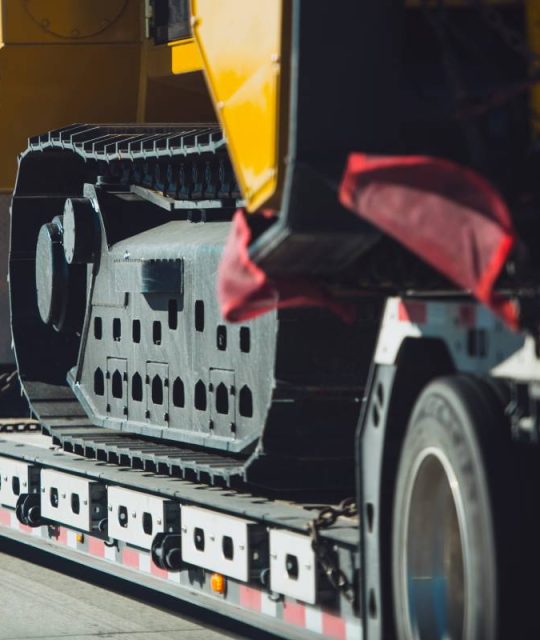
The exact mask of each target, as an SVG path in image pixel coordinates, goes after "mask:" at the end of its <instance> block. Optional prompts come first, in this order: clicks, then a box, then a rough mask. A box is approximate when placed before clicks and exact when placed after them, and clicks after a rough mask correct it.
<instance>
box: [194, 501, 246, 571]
mask: <svg viewBox="0 0 540 640" xmlns="http://www.w3.org/2000/svg"><path fill="white" fill-rule="evenodd" d="M252 524H253V523H250V522H249V521H248V520H242V519H240V518H232V517H230V516H225V515H222V514H219V513H215V512H212V511H208V510H206V509H199V508H198V507H190V506H186V507H182V558H183V560H184V561H185V562H188V563H190V564H193V565H195V566H199V567H204V568H205V569H209V570H210V571H217V572H218V573H222V574H223V575H226V576H229V577H231V578H236V579H237V580H242V581H244V582H247V581H248V579H249V560H250V558H249V527H250V525H252Z"/></svg>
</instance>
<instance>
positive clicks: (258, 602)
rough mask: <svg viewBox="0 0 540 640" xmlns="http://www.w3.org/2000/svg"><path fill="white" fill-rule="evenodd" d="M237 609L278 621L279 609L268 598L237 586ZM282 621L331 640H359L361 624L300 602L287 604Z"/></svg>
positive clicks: (254, 590)
mask: <svg viewBox="0 0 540 640" xmlns="http://www.w3.org/2000/svg"><path fill="white" fill-rule="evenodd" d="M239 604H240V606H241V607H242V608H244V609H250V610H251V611H256V612H257V613H262V614H266V615H270V616H272V617H276V618H277V617H279V611H280V608H278V606H277V603H276V602H275V601H273V600H272V599H271V598H270V597H269V594H267V593H266V592H263V591H259V590H258V589H254V588H253V587H248V586H246V585H240V602H239ZM282 617H283V621H284V622H286V623H287V624H290V625H293V626H296V627H300V628H302V629H306V630H307V631H312V632H313V633H318V634H322V635H323V636H324V637H325V638H332V639H333V640H361V638H362V626H361V624H360V621H359V620H358V621H346V620H344V619H343V618H340V617H339V616H336V615H334V614H332V613H329V612H327V611H324V610H323V609H320V608H318V607H313V606H311V605H306V604H303V603H302V602H296V601H292V602H291V601H286V602H284V603H283V607H282Z"/></svg>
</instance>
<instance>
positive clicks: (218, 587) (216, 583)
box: [210, 573, 227, 594]
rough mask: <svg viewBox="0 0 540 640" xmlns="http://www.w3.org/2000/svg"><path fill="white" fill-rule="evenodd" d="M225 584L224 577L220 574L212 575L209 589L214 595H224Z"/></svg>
mask: <svg viewBox="0 0 540 640" xmlns="http://www.w3.org/2000/svg"><path fill="white" fill-rule="evenodd" d="M226 586H227V583H226V582H225V577H224V576H222V575H221V573H213V574H212V577H211V578H210V588H211V589H212V591H213V592H214V593H220V594H224V593H225V587H226Z"/></svg>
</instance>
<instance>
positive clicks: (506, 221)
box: [339, 153, 519, 328]
mask: <svg viewBox="0 0 540 640" xmlns="http://www.w3.org/2000/svg"><path fill="white" fill-rule="evenodd" d="M339 197H340V201H341V203H342V204H343V205H344V206H345V207H347V208H349V209H351V210H352V211H354V212H355V213H356V214H357V215H358V216H360V217H361V218H363V219H365V220H367V221H369V222H370V223H372V224H373V225H374V226H376V227H378V228H379V229H381V230H382V231H384V232H385V233H387V234H388V235H390V236H392V237H393V238H395V239H396V240H397V241H398V242H400V243H401V244H402V245H404V246H405V247H407V248H408V249H409V250H410V251H412V252H413V253H414V254H415V255H417V256H418V257H420V258H422V259H423V260H425V262H427V263H428V264H429V265H431V266H432V267H433V268H435V269H436V270H438V271H439V272H440V273H442V274H444V275H445V276H446V277H447V278H448V279H449V280H451V281H452V282H454V283H455V284H457V285H458V286H459V287H461V288H463V289H465V290H468V291H470V292H471V293H472V294H473V295H474V296H475V297H476V298H477V299H478V300H479V301H481V302H483V303H484V304H486V305H487V306H489V307H491V308H492V309H493V310H494V311H495V312H496V313H498V314H499V315H500V316H501V317H502V318H503V319H504V320H505V321H506V322H507V323H508V324H509V325H510V326H512V327H513V328H517V327H518V324H519V322H518V317H517V313H516V309H515V307H514V305H513V304H512V303H511V302H510V301H508V300H506V299H503V298H502V297H500V296H498V295H497V294H496V292H494V291H493V286H494V284H495V281H496V280H497V278H498V276H499V275H500V273H501V270H502V268H503V266H504V264H505V262H506V260H507V258H508V256H509V254H510V253H511V251H512V249H513V248H514V246H515V244H516V234H515V231H514V228H513V225H512V220H511V217H510V213H509V211H508V208H507V206H506V204H505V202H504V200H503V199H502V197H501V196H500V195H499V194H498V193H497V191H496V190H495V189H494V188H493V187H492V186H491V185H490V184H489V183H488V182H487V181H486V180H485V179H484V178H482V177H481V176H479V175H478V174H477V173H475V172H474V171H472V170H470V169H467V168H465V167H461V166H459V165H456V164H454V163H453V162H450V161H448V160H441V159H436V158H430V157H422V156H406V157H399V156H397V157H395V156H394V157H378V156H368V155H365V154H361V153H354V154H351V156H349V161H348V166H347V169H346V171H345V176H344V178H343V181H342V183H341V187H340V192H339Z"/></svg>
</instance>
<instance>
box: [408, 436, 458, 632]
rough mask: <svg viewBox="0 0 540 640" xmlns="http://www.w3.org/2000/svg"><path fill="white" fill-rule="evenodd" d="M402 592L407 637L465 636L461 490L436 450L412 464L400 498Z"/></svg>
mask: <svg viewBox="0 0 540 640" xmlns="http://www.w3.org/2000/svg"><path fill="white" fill-rule="evenodd" d="M405 505H406V517H405V519H404V531H403V534H404V536H403V538H402V540H403V542H404V545H403V546H402V547H401V549H403V553H402V554H401V558H400V564H401V589H402V596H403V600H402V602H403V607H402V608H403V611H402V614H403V615H404V617H405V619H406V621H407V624H406V627H407V630H408V634H409V638H411V639H414V640H461V639H462V638H466V637H468V634H467V633H466V619H467V584H468V582H469V581H468V579H467V567H468V562H467V555H468V553H467V539H466V529H465V526H464V513H463V502H462V498H461V493H460V487H459V484H458V482H457V479H456V476H455V474H454V472H453V469H452V466H451V464H450V462H449V461H448V459H447V458H446V456H445V455H444V453H443V452H442V451H440V450H439V449H433V448H430V449H426V450H424V451H422V452H421V453H420V454H419V455H418V457H417V458H416V460H415V464H414V465H413V469H412V473H411V475H410V480H409V483H408V486H407V489H406V493H405Z"/></svg>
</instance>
